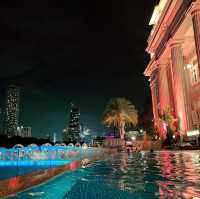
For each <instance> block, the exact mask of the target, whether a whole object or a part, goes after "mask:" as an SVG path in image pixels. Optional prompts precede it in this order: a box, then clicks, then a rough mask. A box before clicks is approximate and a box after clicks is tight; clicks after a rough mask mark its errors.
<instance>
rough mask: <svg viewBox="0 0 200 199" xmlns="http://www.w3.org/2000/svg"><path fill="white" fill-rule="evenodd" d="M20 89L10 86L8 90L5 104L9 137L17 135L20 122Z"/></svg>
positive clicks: (6, 130) (6, 126)
mask: <svg viewBox="0 0 200 199" xmlns="http://www.w3.org/2000/svg"><path fill="white" fill-rule="evenodd" d="M19 101H20V89H19V88H18V87H16V86H13V85H12V86H9V87H8V88H7V90H6V103H5V118H4V119H5V129H4V131H5V134H6V135H7V136H9V137H12V136H15V135H17V126H18V121H19Z"/></svg>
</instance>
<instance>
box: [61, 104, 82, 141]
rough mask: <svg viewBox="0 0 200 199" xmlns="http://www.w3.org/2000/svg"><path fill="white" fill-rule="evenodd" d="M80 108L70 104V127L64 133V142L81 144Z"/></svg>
mask: <svg viewBox="0 0 200 199" xmlns="http://www.w3.org/2000/svg"><path fill="white" fill-rule="evenodd" d="M80 131H81V126H80V108H79V107H78V106H76V105H74V104H73V103H70V114H69V125H68V128H66V129H64V131H63V140H64V141H66V142H80V141H81V138H80V133H81V132H80Z"/></svg>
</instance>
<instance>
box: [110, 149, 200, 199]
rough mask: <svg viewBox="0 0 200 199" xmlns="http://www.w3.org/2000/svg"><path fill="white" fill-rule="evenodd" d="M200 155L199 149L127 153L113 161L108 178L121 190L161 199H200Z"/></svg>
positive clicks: (111, 183)
mask: <svg viewBox="0 0 200 199" xmlns="http://www.w3.org/2000/svg"><path fill="white" fill-rule="evenodd" d="M199 154H200V153H199V151H195V152H194V151H184V152H180V151H177V152H173V151H161V152H154V153H148V152H146V153H142V154H141V153H140V154H134V155H133V154H127V153H123V154H121V155H120V156H118V158H116V159H115V160H110V163H111V162H112V173H111V174H110V175H109V176H107V178H106V180H107V182H108V183H109V184H110V185H111V186H115V187H116V188H118V189H120V190H123V191H129V192H138V193H139V192H147V193H149V194H150V195H151V193H154V195H155V196H157V198H160V199H164V198H177V199H178V198H185V199H190V198H195V197H196V198H200V155H199ZM113 162H114V164H113ZM108 164H109V162H108ZM144 198H145V197H144Z"/></svg>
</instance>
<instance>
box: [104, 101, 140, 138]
mask: <svg viewBox="0 0 200 199" xmlns="http://www.w3.org/2000/svg"><path fill="white" fill-rule="evenodd" d="M103 123H104V124H105V125H107V126H109V127H110V126H114V127H116V128H118V129H119V133H120V138H121V139H122V140H124V136H125V125H130V124H132V125H136V124H137V123H138V113H137V110H136V109H135V106H134V105H133V104H132V103H131V102H130V101H129V100H127V99H125V98H116V99H113V100H111V101H110V102H109V103H108V105H107V106H106V109H105V111H104V113H103Z"/></svg>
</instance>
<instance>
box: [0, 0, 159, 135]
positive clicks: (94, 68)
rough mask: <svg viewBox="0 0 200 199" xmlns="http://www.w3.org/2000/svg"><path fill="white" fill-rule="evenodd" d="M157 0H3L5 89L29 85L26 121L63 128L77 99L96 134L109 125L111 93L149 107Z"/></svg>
mask: <svg viewBox="0 0 200 199" xmlns="http://www.w3.org/2000/svg"><path fill="white" fill-rule="evenodd" d="M157 2H158V1H155V0H140V1H135V0H84V1H80V0H73V1H69V0H60V1H59V0H57V1H55V0H54V1H50V0H24V1H21V0H15V1H7V0H1V1H0V17H1V18H0V19H1V20H0V25H1V31H0V83H1V85H0V88H1V90H2V89H3V87H5V86H6V85H7V84H11V83H12V84H16V85H19V86H20V87H21V103H20V124H21V125H24V126H31V127H32V129H33V135H34V136H40V137H44V136H45V134H46V133H49V132H52V133H53V132H56V133H57V134H59V133H60V132H61V131H62V129H63V128H64V127H66V126H67V120H68V110H69V107H68V103H69V101H70V100H72V101H74V102H75V103H76V104H78V105H80V108H81V122H82V123H83V125H86V126H87V127H88V128H90V129H91V130H92V132H93V131H94V132H95V134H101V133H102V132H103V126H102V124H101V116H102V112H103V110H104V107H105V105H106V103H107V102H108V100H109V99H110V98H114V97H126V98H128V99H130V100H132V102H133V103H134V104H135V105H136V107H137V109H138V110H139V111H140V112H142V110H143V106H144V104H145V103H146V101H148V100H149V98H150V96H149V87H148V81H147V79H146V78H145V77H144V76H143V71H144V69H145V67H146V65H147V63H148V60H149V58H148V55H147V54H146V53H145V48H146V46H147V37H148V34H149V32H150V27H149V26H148V22H149V20H150V17H151V14H152V12H153V8H154V6H155V4H156V3H157ZM1 97H2V95H1Z"/></svg>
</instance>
